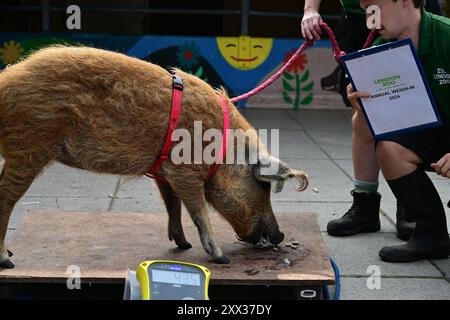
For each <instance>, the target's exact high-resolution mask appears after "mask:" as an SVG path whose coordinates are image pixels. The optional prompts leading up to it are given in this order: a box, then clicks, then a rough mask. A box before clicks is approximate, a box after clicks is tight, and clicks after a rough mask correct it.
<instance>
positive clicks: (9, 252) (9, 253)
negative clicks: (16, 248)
mask: <svg viewBox="0 0 450 320" xmlns="http://www.w3.org/2000/svg"><path fill="white" fill-rule="evenodd" d="M6 251H8V256H9V257H12V256H13V255H14V253H12V251H9V250H6Z"/></svg>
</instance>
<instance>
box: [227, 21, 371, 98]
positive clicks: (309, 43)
mask: <svg viewBox="0 0 450 320" xmlns="http://www.w3.org/2000/svg"><path fill="white" fill-rule="evenodd" d="M320 26H321V27H322V29H324V30H325V31H326V32H327V33H328V38H329V40H330V42H331V47H332V49H333V52H334V59H335V60H336V62H337V63H340V62H341V56H343V55H344V54H345V52H344V51H341V48H339V44H338V43H337V41H336V37H335V35H334V33H333V30H331V28H330V27H329V26H328V25H327V24H326V23H325V22H321V23H320ZM376 35H377V30H375V29H374V30H372V31H371V32H370V34H369V36H368V37H367V40H366V43H365V44H364V47H363V49H366V48H368V47H369V46H370V45H371V44H372V42H373V40H374V39H375V36H376ZM313 44H314V41H313V40H306V41H305V42H304V43H303V44H302V45H301V46H300V48H298V50H297V51H296V52H295V53H294V55H293V56H292V57H291V58H290V59H289V61H288V62H286V64H285V65H284V66H283V67H281V69H280V70H278V71H277V72H276V73H275V74H274V75H273V76H271V77H270V78H269V79H267V80H266V81H265V82H264V83H262V84H261V85H259V86H257V87H256V88H255V89H253V90H250V91H249V92H247V93H244V94H241V95H239V96H237V97H234V98H232V99H231V102H233V103H236V102H239V101H241V100H245V99H248V98H250V97H251V96H254V95H255V94H257V93H259V92H261V91H262V90H264V89H265V88H267V87H268V86H270V85H271V84H272V83H273V82H274V81H276V80H277V79H278V78H279V77H280V76H281V75H282V74H283V72H284V71H286V69H287V68H288V67H289V66H290V65H291V64H292V63H293V62H294V61H295V60H296V59H297V58H298V57H299V56H300V55H301V54H302V53H303V52H304V51H305V50H306V48H308V47H310V46H312V45H313Z"/></svg>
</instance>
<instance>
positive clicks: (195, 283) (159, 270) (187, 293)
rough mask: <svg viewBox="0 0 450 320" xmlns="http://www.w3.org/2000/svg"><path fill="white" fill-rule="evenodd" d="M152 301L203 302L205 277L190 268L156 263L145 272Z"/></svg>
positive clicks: (198, 271)
mask: <svg viewBox="0 0 450 320" xmlns="http://www.w3.org/2000/svg"><path fill="white" fill-rule="evenodd" d="M147 271H148V274H149V277H150V280H151V298H152V299H153V300H183V299H188V300H204V299H205V298H206V297H205V276H204V274H202V272H201V271H200V270H198V269H197V268H194V267H192V266H186V265H176V264H166V263H156V264H153V265H151V266H150V267H149V269H148V270H147Z"/></svg>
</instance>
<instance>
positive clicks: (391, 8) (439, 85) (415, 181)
mask: <svg viewBox="0 0 450 320" xmlns="http://www.w3.org/2000/svg"><path fill="white" fill-rule="evenodd" d="M423 2H424V0H361V6H362V7H363V8H366V7H368V6H370V5H378V6H379V7H380V10H381V29H380V30H379V34H380V36H381V37H380V38H379V39H377V40H376V41H375V43H374V44H375V45H376V44H382V43H385V42H388V41H392V40H401V39H406V38H411V39H412V41H413V43H414V46H415V48H416V49H417V52H418V55H419V59H420V61H421V63H422V65H423V68H424V71H425V75H426V78H427V80H428V82H429V84H430V88H431V91H432V94H433V96H434V98H435V100H436V103H437V106H438V110H439V113H440V115H441V118H442V122H443V125H442V126H440V127H435V128H430V129H423V130H421V131H417V132H413V133H404V134H399V135H397V136H394V137H389V138H383V139H380V140H379V141H375V142H374V141H373V140H372V136H371V133H370V131H369V128H368V125H367V122H366V119H365V118H364V116H363V114H362V112H361V107H360V105H359V102H358V99H368V98H369V97H370V94H369V93H367V92H353V89H352V86H351V85H349V86H348V87H347V91H348V99H349V101H350V102H351V104H352V107H353V108H354V110H355V113H354V119H353V120H354V121H353V124H354V126H353V130H354V135H356V136H358V137H359V138H360V139H361V140H365V141H367V145H366V147H365V149H366V150H369V151H368V153H367V154H366V158H367V159H368V160H369V162H375V163H377V164H379V166H380V167H381V171H382V172H383V175H384V177H385V179H386V181H387V183H388V185H389V187H390V188H391V190H392V192H393V194H394V195H395V197H396V198H397V200H398V201H399V202H400V203H401V205H402V206H403V207H404V209H405V217H406V219H407V220H408V221H414V222H416V227H415V230H414V232H413V234H412V235H411V237H410V239H409V241H408V242H407V243H406V244H403V245H400V246H392V247H384V248H382V249H381V251H380V252H379V256H380V258H381V259H382V260H384V261H388V262H411V261H417V260H422V259H441V258H447V257H448V256H449V255H450V238H449V234H448V229H447V221H446V216H445V209H444V206H443V204H442V200H441V198H440V197H439V193H438V192H437V190H436V188H435V187H434V185H433V183H432V182H431V180H430V178H429V177H428V175H427V174H426V173H425V171H434V172H436V173H437V174H438V175H440V176H442V177H447V178H450V42H449V41H448V39H450V19H448V18H445V17H439V16H436V15H433V14H431V13H428V12H426V11H425V10H423V9H422V7H423ZM370 150H372V151H370ZM369 170H372V173H376V172H378V168H377V166H373V167H372V168H370V169H369Z"/></svg>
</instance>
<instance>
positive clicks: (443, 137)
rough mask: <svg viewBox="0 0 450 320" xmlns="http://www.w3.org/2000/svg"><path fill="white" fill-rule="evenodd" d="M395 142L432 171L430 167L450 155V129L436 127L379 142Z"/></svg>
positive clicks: (424, 167)
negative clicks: (416, 156)
mask: <svg viewBox="0 0 450 320" xmlns="http://www.w3.org/2000/svg"><path fill="white" fill-rule="evenodd" d="M383 140H384V141H393V142H397V143H398V144H400V145H402V146H404V147H406V148H408V149H410V150H412V151H413V152H414V153H415V154H417V155H418V156H419V158H420V159H422V161H423V164H422V165H421V167H422V168H423V169H424V170H428V171H430V170H431V171H432V169H431V167H430V165H431V164H432V163H436V162H437V161H439V160H440V159H441V158H442V157H443V156H444V155H446V154H447V153H450V127H436V128H430V129H425V130H421V131H417V132H412V133H405V134H400V135H398V136H393V137H387V138H382V139H380V140H378V141H377V143H378V142H380V141H383Z"/></svg>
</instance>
